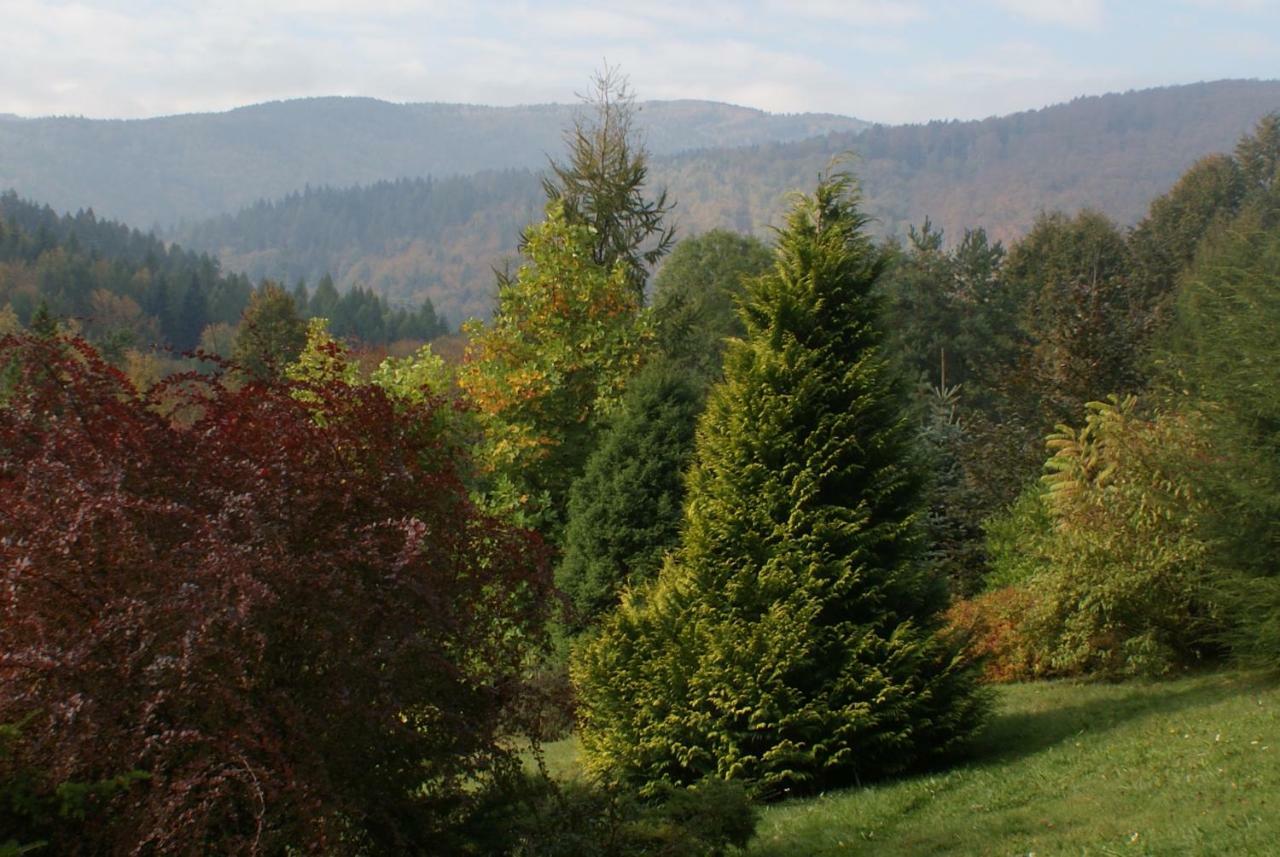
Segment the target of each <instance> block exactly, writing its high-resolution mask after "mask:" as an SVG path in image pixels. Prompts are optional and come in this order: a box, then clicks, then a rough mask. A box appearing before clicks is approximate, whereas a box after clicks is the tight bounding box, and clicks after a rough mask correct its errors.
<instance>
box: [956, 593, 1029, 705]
mask: <svg viewBox="0 0 1280 857" xmlns="http://www.w3.org/2000/svg"><path fill="white" fill-rule="evenodd" d="M1030 608H1031V595H1030V594H1029V593H1028V592H1027V591H1026V590H1025V589H1021V588H1019V587H1017V586H1006V587H1003V588H1001V589H993V590H991V591H989V592H983V593H981V594H979V595H975V596H974V597H973V598H967V599H965V600H963V601H957V602H955V603H954V604H952V605H951V607H950V609H948V610H947V613H946V621H947V625H948V630H949V632H950V633H951V634H954V635H957V636H959V637H960V638H961V639H963V640H964V641H965V654H966V655H968V656H969V657H970V658H973V659H974V660H976V661H979V662H980V663H981V664H982V677H983V680H984V681H987V682H990V683H997V684H998V683H1002V682H1011V681H1026V680H1028V679H1032V678H1035V677H1036V675H1037V673H1038V672H1039V671H1040V665H1039V659H1038V658H1037V656H1036V654H1035V648H1034V646H1033V645H1032V641H1031V640H1030V638H1028V637H1027V635H1026V632H1025V630H1024V622H1025V620H1026V617H1027V614H1028V611H1029V610H1030Z"/></svg>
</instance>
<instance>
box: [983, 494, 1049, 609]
mask: <svg viewBox="0 0 1280 857" xmlns="http://www.w3.org/2000/svg"><path fill="white" fill-rule="evenodd" d="M982 529H983V531H984V533H985V535H986V546H987V573H986V576H985V577H984V578H983V584H984V586H983V588H984V589H986V590H994V589H1002V588H1004V587H1009V586H1025V585H1026V584H1027V583H1029V582H1030V581H1031V580H1032V579H1033V578H1035V577H1036V576H1037V575H1039V574H1042V573H1044V572H1045V571H1047V570H1049V569H1050V567H1051V566H1050V560H1049V554H1048V550H1049V541H1050V539H1051V538H1052V537H1053V519H1052V518H1051V517H1050V515H1049V507H1048V505H1047V504H1046V503H1045V496H1044V486H1043V485H1038V484H1034V485H1028V486H1027V487H1026V489H1024V490H1023V492H1022V493H1021V494H1019V495H1018V499H1017V500H1015V501H1014V502H1013V503H1012V504H1011V505H1010V506H1009V507H1008V508H1006V509H1003V510H1002V511H1000V512H998V513H997V514H995V515H992V516H991V517H990V518H988V519H987V520H986V521H984V522H983V525H982Z"/></svg>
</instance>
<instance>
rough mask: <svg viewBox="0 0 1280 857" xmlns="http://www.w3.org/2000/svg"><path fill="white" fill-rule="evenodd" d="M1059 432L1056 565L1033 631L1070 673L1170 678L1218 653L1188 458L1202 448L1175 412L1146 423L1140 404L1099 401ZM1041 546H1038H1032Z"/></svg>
mask: <svg viewBox="0 0 1280 857" xmlns="http://www.w3.org/2000/svg"><path fill="white" fill-rule="evenodd" d="M1087 409H1088V415H1087V417H1086V420H1085V425H1084V427H1083V428H1081V429H1080V430H1078V431H1077V430H1074V429H1071V428H1069V427H1067V426H1059V430H1058V432H1057V433H1055V434H1053V435H1051V436H1050V438H1049V447H1050V449H1051V450H1053V453H1054V454H1053V457H1052V458H1050V459H1049V461H1048V462H1047V464H1046V468H1047V470H1048V471H1049V473H1048V474H1047V475H1046V476H1045V477H1044V481H1045V484H1046V486H1047V488H1048V491H1047V493H1046V494H1045V503H1046V505H1047V507H1048V511H1049V514H1050V517H1051V519H1052V526H1053V531H1052V535H1051V537H1050V538H1049V540H1048V542H1047V545H1046V551H1045V556H1046V559H1047V561H1048V569H1047V570H1046V571H1044V572H1041V573H1038V574H1036V575H1035V576H1034V577H1032V578H1031V579H1030V580H1029V581H1028V583H1027V586H1028V588H1029V590H1030V592H1031V593H1032V595H1033V597H1034V599H1035V606H1034V608H1033V609H1032V611H1031V613H1030V614H1029V616H1028V625H1027V633H1028V634H1029V635H1030V636H1031V639H1032V641H1033V643H1034V645H1036V646H1037V647H1038V648H1039V649H1040V650H1041V653H1042V656H1043V659H1044V661H1045V663H1046V665H1047V667H1048V668H1049V669H1051V670H1053V671H1055V672H1062V673H1081V672H1087V673H1099V674H1112V675H1132V674H1147V675H1151V674H1161V673H1165V672H1168V671H1170V670H1171V669H1174V668H1176V667H1180V666H1186V665H1188V664H1190V663H1193V662H1195V661H1196V660H1198V659H1199V658H1201V657H1203V656H1204V655H1205V654H1207V653H1209V652H1210V651H1211V650H1212V646H1211V644H1210V638H1211V637H1212V635H1213V633H1214V631H1215V629H1216V627H1217V622H1218V621H1219V617H1218V614H1217V611H1216V610H1215V608H1214V607H1213V606H1212V603H1211V598H1210V594H1209V588H1208V586H1207V584H1208V580H1209V578H1208V571H1207V563H1206V559H1207V545H1206V542H1205V540H1204V538H1203V535H1202V533H1201V532H1200V520H1201V518H1202V516H1203V512H1204V504H1203V501H1202V500H1201V499H1200V498H1199V497H1198V496H1197V494H1196V493H1195V491H1194V489H1193V487H1192V485H1191V481H1190V478H1189V476H1188V471H1187V468H1186V466H1185V464H1184V462H1185V459H1186V458H1187V457H1194V456H1195V455H1196V454H1197V451H1198V450H1200V449H1201V447H1200V441H1199V440H1198V436H1197V434H1196V430H1195V428H1194V426H1193V425H1192V424H1191V423H1190V421H1189V420H1187V419H1185V418H1180V417H1178V416H1176V415H1161V416H1157V417H1152V418H1144V417H1142V416H1140V415H1139V413H1138V411H1137V402H1136V400H1135V399H1134V398H1132V397H1129V398H1125V399H1118V398H1115V397H1112V398H1111V399H1110V400H1109V401H1108V402H1091V403H1089V405H1088V406H1087ZM1034 544H1035V543H1034V540H1033V546H1032V548H1031V549H1032V550H1034V549H1035V548H1034Z"/></svg>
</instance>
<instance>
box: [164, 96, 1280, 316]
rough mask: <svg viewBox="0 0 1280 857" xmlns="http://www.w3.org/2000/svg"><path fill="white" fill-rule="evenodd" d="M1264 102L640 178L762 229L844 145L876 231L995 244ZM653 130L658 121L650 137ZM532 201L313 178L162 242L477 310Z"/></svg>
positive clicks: (751, 155) (1142, 193) (500, 177)
mask: <svg viewBox="0 0 1280 857" xmlns="http://www.w3.org/2000/svg"><path fill="white" fill-rule="evenodd" d="M468 109H470V108H468ZM691 109H692V108H691ZM1276 110H1280V81H1267V82H1258V81H1220V82H1216V83H1204V84H1195V85H1190V86H1177V87H1166V88H1162V89H1150V90H1144V91H1141V92H1128V93H1124V94H1119V95H1105V96H1099V97H1087V98H1078V99H1076V100H1074V101H1072V102H1070V103H1068V104H1062V105H1057V106H1054V107H1048V108H1045V109H1042V110H1034V111H1028V112H1024V113H1017V114H1013V115H1011V116H1005V117H1001V118H992V119H986V120H982V121H976V122H932V123H929V124H925V125H906V126H897V127H886V126H876V127H872V128H869V129H867V130H865V131H863V132H861V133H850V132H833V133H828V134H825V135H822V136H818V137H814V138H812V139H807V140H800V141H794V142H784V143H766V144H755V145H750V146H739V147H735V148H706V149H702V150H699V151H693V152H686V153H683V154H675V155H667V156H661V157H657V158H655V160H654V164H653V179H654V184H655V185H657V186H663V185H665V186H667V187H668V188H669V190H670V192H671V195H672V197H673V198H674V199H675V200H676V202H677V208H676V221H677V223H678V225H679V229H680V232H681V234H685V235H687V234H691V233H697V232H702V231H705V230H708V229H711V228H715V227H726V228H729V229H734V230H737V231H741V232H752V233H756V234H761V235H767V234H768V231H769V226H770V225H773V224H776V223H777V221H778V219H779V215H780V213H781V212H782V210H783V209H784V207H785V205H786V196H787V194H788V193H789V192H790V191H792V190H795V189H799V188H808V187H811V186H812V185H813V183H814V180H815V178H816V177H817V174H818V173H819V171H821V170H822V169H824V168H825V167H826V166H827V165H828V163H829V162H830V160H831V158H832V157H833V156H835V155H838V154H840V153H842V152H847V151H853V152H855V153H856V159H855V160H854V161H853V162H852V164H851V166H852V168H853V169H854V171H855V172H856V173H857V174H858V175H859V177H860V179H861V181H862V185H863V190H864V194H865V199H866V208H867V210H868V212H869V213H870V214H871V215H872V216H874V217H875V218H876V223H875V228H876V229H877V230H878V231H879V232H880V233H881V234H902V233H904V232H905V231H906V229H907V227H908V226H909V225H911V224H917V223H920V222H922V221H923V220H924V218H925V217H929V218H931V219H932V220H933V222H934V223H935V224H936V225H938V226H940V227H942V228H943V229H944V230H946V232H947V233H948V234H950V235H953V236H959V235H960V234H961V232H962V230H963V229H964V228H965V227H975V226H983V227H985V228H986V229H987V230H988V232H990V233H991V234H993V235H994V236H995V237H997V238H1000V239H1003V240H1006V241H1009V240H1012V239H1014V238H1016V237H1017V236H1019V235H1021V234H1022V233H1023V232H1024V231H1025V230H1026V229H1027V227H1028V226H1029V225H1030V224H1031V222H1032V221H1033V220H1034V218H1035V216H1036V214H1037V213H1038V212H1039V211H1041V210H1049V209H1055V208H1061V209H1064V210H1067V211H1074V210H1076V209H1079V208H1081V207H1086V206H1087V207H1093V208H1097V209H1099V210H1101V211H1103V212H1104V213H1106V214H1108V215H1110V216H1111V217H1113V218H1115V219H1116V220H1118V221H1120V222H1121V223H1124V224H1130V223H1133V222H1135V221H1136V220H1137V219H1138V218H1140V217H1141V215H1142V214H1143V213H1144V212H1145V210H1146V207H1147V205H1148V203H1149V202H1150V200H1151V199H1153V198H1154V197H1155V196H1157V195H1159V194H1160V193H1162V192H1164V191H1165V190H1167V189H1168V188H1169V187H1170V186H1171V185H1172V184H1173V182H1174V181H1175V180H1176V179H1177V178H1178V176H1179V175H1181V173H1182V172H1183V171H1184V170H1185V169H1186V168H1187V167H1188V166H1190V165H1191V164H1192V163H1193V162H1194V161H1196V160H1197V159H1198V158H1200V157H1202V156H1204V155H1206V154H1209V153H1212V152H1217V151H1226V150H1229V149H1231V148H1232V147H1233V146H1234V145H1235V142H1236V140H1237V139H1238V138H1239V137H1240V136H1241V135H1242V134H1243V133H1245V132H1246V131H1248V130H1249V129H1250V128H1251V127H1252V126H1253V125H1254V123H1256V122H1257V120H1258V119H1259V118H1260V117H1261V116H1263V115H1265V114H1266V113H1268V112H1271V111H1276ZM653 115H654V113H653V112H652V111H651V112H650V119H652V118H653ZM797 121H799V120H798V119H797ZM548 134H549V136H550V137H552V138H554V136H555V134H554V132H552V131H548ZM657 139H659V138H658V135H657V133H656V132H655V133H654V134H653V136H652V137H651V140H652V141H653V142H654V143H655V148H657V147H656V142H657ZM541 204H542V197H541V195H540V193H539V190H538V177H537V175H536V173H535V172H533V171H532V170H530V169H517V170H507V171H500V172H486V173H482V174H478V175H475V176H472V177H465V178H461V177H460V178H451V179H444V180H432V181H401V182H385V183H379V184H375V185H373V186H370V187H361V188H352V189H348V190H334V189H310V190H307V191H305V192H302V193H296V194H292V195H290V196H288V197H287V198H284V199H281V200H278V201H276V202H271V203H266V202H264V203H260V204H258V205H255V206H252V207H249V208H247V209H245V210H243V211H241V212H240V213H238V214H236V215H234V216H225V217H221V218H217V219H214V220H211V221H206V222H204V223H199V224H191V225H189V226H187V227H186V228H183V229H179V230H176V231H175V232H173V233H171V237H174V238H176V239H177V240H179V241H181V242H182V243H183V244H186V245H189V246H192V247H194V248H197V249H200V250H204V251H208V252H211V253H215V254H216V255H217V256H218V257H219V258H220V259H221V260H222V261H223V263H224V265H225V266H226V267H227V268H228V269H230V270H235V271H245V272H247V273H249V274H250V275H251V276H253V277H255V278H256V277H260V276H273V277H278V278H281V279H284V280H286V281H290V282H292V281H293V280H295V279H297V278H298V277H304V278H306V279H308V280H309V281H314V280H315V278H317V277H318V276H320V275H321V274H322V273H324V272H326V271H327V272H331V273H332V274H333V276H334V277H335V278H336V279H337V280H338V282H339V284H340V285H341V286H346V287H350V286H354V285H366V286H370V287H372V288H374V289H375V290H377V291H379V292H381V293H383V294H386V295H388V296H389V297H391V298H392V299H394V300H403V301H410V302H417V301H420V300H422V299H424V298H428V297H429V298H430V299H431V300H432V302H433V303H434V305H435V306H436V307H437V308H438V309H440V310H442V311H444V312H445V313H447V315H448V316H449V318H451V319H460V318H464V317H466V316H468V315H481V316H483V315H487V314H488V312H489V310H490V303H491V298H492V294H493V291H494V286H493V277H492V273H491V270H490V269H491V267H492V266H494V265H499V264H501V263H502V260H503V259H504V258H508V257H510V256H511V255H513V253H514V248H515V243H516V238H517V235H518V233H519V230H520V228H521V226H523V225H524V224H526V223H528V222H530V221H531V220H533V219H535V218H537V217H539V216H540V210H541Z"/></svg>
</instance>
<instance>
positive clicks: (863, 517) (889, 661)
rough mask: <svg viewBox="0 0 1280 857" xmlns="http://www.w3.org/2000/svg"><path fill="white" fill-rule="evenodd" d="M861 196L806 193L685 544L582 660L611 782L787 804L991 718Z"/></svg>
mask: <svg viewBox="0 0 1280 857" xmlns="http://www.w3.org/2000/svg"><path fill="white" fill-rule="evenodd" d="M856 203H857V198H856V194H855V192H854V190H853V188H852V185H851V180H850V179H848V178H847V177H844V176H840V175H837V176H835V177H832V178H826V179H824V180H823V181H821V182H820V183H819V185H818V188H817V191H816V193H815V194H814V195H813V196H811V197H804V198H801V199H799V200H798V201H797V202H796V204H795V207H794V208H793V210H792V212H791V214H790V215H789V217H788V220H787V225H786V228H785V229H784V230H783V231H782V232H781V233H780V235H779V239H778V249H777V261H776V264H775V268H774V270H773V272H772V273H771V274H769V275H767V276H765V277H763V278H761V279H760V280H758V281H756V282H754V283H752V284H750V285H749V287H748V291H747V296H746V300H745V301H744V304H743V309H742V313H743V322H744V324H745V327H746V334H745V337H744V338H743V339H742V340H738V341H734V342H731V343H730V346H729V350H728V353H727V355H726V361H725V372H724V380H723V381H722V382H721V383H720V384H719V385H718V386H716V387H714V388H713V390H712V392H711V396H710V402H709V405H708V409H707V412H706V413H705V414H704V416H703V418H702V420H701V422H700V424H699V427H698V435H697V450H696V458H695V463H694V466H693V469H692V471H691V474H690V481H689V494H688V498H687V501H686V507H685V509H686V511H685V532H684V538H683V543H682V546H681V549H680V551H679V552H678V554H676V555H675V557H674V558H672V559H670V560H669V561H668V562H667V564H666V565H665V566H664V567H663V569H662V571H661V572H660V574H659V578H658V582H657V583H656V584H655V585H654V586H653V587H651V588H648V589H643V590H640V591H639V592H637V593H635V594H633V595H631V596H629V597H627V598H625V599H624V601H623V603H622V605H621V606H620V607H619V609H618V610H617V611H616V612H615V613H614V614H612V615H611V616H610V617H609V619H607V620H606V622H605V623H604V625H603V628H602V630H601V632H600V634H598V635H597V636H596V637H594V638H592V639H591V640H590V641H588V642H587V643H586V644H585V645H583V646H581V647H579V649H578V650H577V651H576V652H575V656H574V662H573V675H574V678H575V681H576V683H577V685H578V691H579V716H580V719H581V728H582V739H583V746H584V749H585V751H586V753H587V758H588V763H589V765H590V766H591V767H592V768H593V769H594V770H595V771H597V772H599V773H602V774H606V775H610V776H615V777H620V778H623V779H628V780H633V781H641V782H648V783H654V782H661V781H668V782H687V781H691V780H696V779H698V778H701V777H704V776H719V777H724V778H730V779H743V780H746V781H749V782H753V783H754V784H755V788H756V791H757V793H758V794H760V795H762V796H772V795H778V794H780V793H783V792H785V791H787V790H790V789H793V788H795V789H806V790H807V789H813V788H819V787H825V786H828V785H835V784H840V783H847V782H853V781H856V780H859V779H865V778H868V777H875V776H880V775H884V774H888V773H893V772H895V771H899V770H903V769H905V768H907V767H909V766H912V765H914V764H917V763H919V762H921V761H923V760H925V759H926V758H928V757H930V756H931V755H933V754H936V753H939V752H944V751H946V750H948V749H950V748H952V747H953V746H954V745H955V743H956V742H957V741H958V740H960V739H963V738H964V737H966V736H967V735H968V734H969V733H970V732H971V731H972V730H973V729H974V728H975V727H976V725H977V723H978V722H979V720H980V718H981V716H982V714H983V711H984V710H985V706H984V703H983V700H984V697H983V695H982V694H981V693H979V692H978V691H977V689H976V685H975V683H974V677H973V675H972V672H971V671H970V670H969V669H968V668H966V667H965V666H964V665H963V664H962V663H961V662H960V660H959V658H958V656H957V654H956V652H955V651H954V649H953V648H952V647H950V646H949V645H948V644H947V643H945V642H943V641H942V640H941V639H940V638H939V637H938V636H937V635H936V633H935V631H936V629H937V627H938V614H939V611H940V609H941V608H942V607H943V605H944V601H945V598H946V592H945V588H944V587H943V585H942V583H941V581H940V580H939V579H938V578H937V577H936V575H935V574H934V573H933V572H932V571H930V570H929V566H928V564H927V563H925V562H923V561H921V552H922V547H923V546H922V544H921V538H920V533H921V518H922V514H923V510H922V501H921V497H920V487H921V481H922V480H921V476H920V474H919V473H918V472H917V470H916V468H915V466H914V464H913V462H914V461H915V456H914V454H913V449H912V444H913V431H914V429H913V426H912V425H911V424H910V421H909V420H908V419H907V417H906V412H905V407H904V398H903V395H904V394H903V391H901V390H900V389H898V388H897V386H896V384H895V382H894V380H893V379H894V377H895V375H894V373H893V371H892V370H891V369H890V367H889V365H888V361H887V359H886V357H885V356H884V354H883V351H882V348H881V334H880V332H879V331H878V330H877V326H876V317H877V302H876V299H875V297H874V296H873V290H872V287H873V285H874V283H875V281H876V278H877V277H878V276H879V275H880V272H881V269H882V262H881V257H880V254H879V253H878V252H877V251H876V250H875V248H874V247H873V246H872V244H871V243H870V241H869V240H868V239H867V238H866V236H865V235H864V234H863V232H862V226H863V224H864V222H865V219H864V217H863V216H862V215H861V214H860V213H859V212H858V210H857V204H856Z"/></svg>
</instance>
